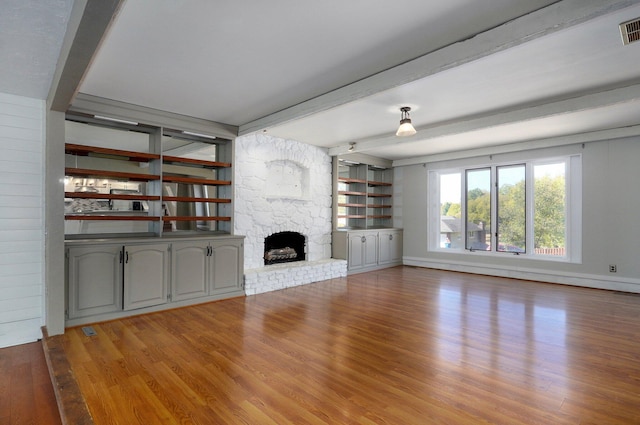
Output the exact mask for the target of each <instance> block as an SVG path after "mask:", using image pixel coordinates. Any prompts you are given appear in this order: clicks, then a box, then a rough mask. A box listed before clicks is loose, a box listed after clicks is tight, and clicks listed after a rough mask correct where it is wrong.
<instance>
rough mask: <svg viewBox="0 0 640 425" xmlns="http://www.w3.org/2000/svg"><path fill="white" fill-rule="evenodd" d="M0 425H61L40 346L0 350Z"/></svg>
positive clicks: (35, 343) (30, 344) (23, 346)
mask: <svg viewBox="0 0 640 425" xmlns="http://www.w3.org/2000/svg"><path fill="white" fill-rule="evenodd" d="M0 373H2V378H1V379H0V424H2V425H23V424H24V425H27V424H47V425H59V424H61V419H60V414H59V413H58V406H57V403H56V399H55V394H54V391H53V386H52V384H51V379H50V376H49V370H48V368H47V365H46V361H45V358H44V353H43V349H42V344H41V343H40V342H33V343H28V344H22V345H18V346H14V347H8V348H2V349H0Z"/></svg>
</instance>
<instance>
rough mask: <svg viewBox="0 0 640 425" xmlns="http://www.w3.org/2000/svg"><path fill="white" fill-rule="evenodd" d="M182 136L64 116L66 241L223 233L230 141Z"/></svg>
mask: <svg viewBox="0 0 640 425" xmlns="http://www.w3.org/2000/svg"><path fill="white" fill-rule="evenodd" d="M186 133H187V132H183V131H179V130H172V129H166V128H163V127H154V126H143V125H138V124H135V123H130V124H122V123H118V124H111V123H104V122H100V121H99V120H97V119H94V118H92V117H84V116H73V115H72V116H71V117H68V120H67V128H66V134H67V142H68V143H66V145H65V153H66V157H65V161H66V164H65V234H67V235H68V236H70V235H71V236H77V235H82V236H86V235H104V234H105V233H106V234H132V233H135V234H149V235H156V236H159V235H161V234H162V233H163V232H197V231H208V232H212V231H213V232H222V233H226V234H229V233H230V232H231V223H230V222H231V216H232V213H231V211H232V210H231V198H232V196H231V193H232V191H231V187H232V184H233V182H232V173H231V157H232V147H231V141H230V140H227V139H216V138H214V137H207V136H204V135H188V134H186ZM145 222H146V223H145ZM92 223H94V224H92Z"/></svg>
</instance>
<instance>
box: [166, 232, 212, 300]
mask: <svg viewBox="0 0 640 425" xmlns="http://www.w3.org/2000/svg"><path fill="white" fill-rule="evenodd" d="M209 250H210V248H209V243H208V242H197V241H192V242H179V243H174V244H172V246H171V299H172V300H173V301H180V300H187V299H191V298H197V297H202V296H205V295H209V253H210V252H209Z"/></svg>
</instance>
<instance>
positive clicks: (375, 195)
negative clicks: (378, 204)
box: [367, 193, 393, 198]
mask: <svg viewBox="0 0 640 425" xmlns="http://www.w3.org/2000/svg"><path fill="white" fill-rule="evenodd" d="M367 196H368V197H369V198H391V197H392V196H393V195H392V194H390V193H367Z"/></svg>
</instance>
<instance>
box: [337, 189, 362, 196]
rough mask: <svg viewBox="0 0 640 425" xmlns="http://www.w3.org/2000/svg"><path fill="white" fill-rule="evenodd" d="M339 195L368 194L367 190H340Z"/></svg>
mask: <svg viewBox="0 0 640 425" xmlns="http://www.w3.org/2000/svg"><path fill="white" fill-rule="evenodd" d="M338 195H354V196H367V192H354V191H351V190H340V191H338Z"/></svg>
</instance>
